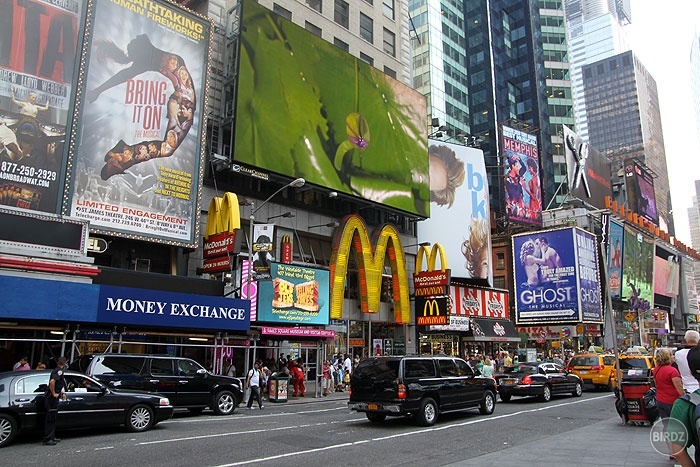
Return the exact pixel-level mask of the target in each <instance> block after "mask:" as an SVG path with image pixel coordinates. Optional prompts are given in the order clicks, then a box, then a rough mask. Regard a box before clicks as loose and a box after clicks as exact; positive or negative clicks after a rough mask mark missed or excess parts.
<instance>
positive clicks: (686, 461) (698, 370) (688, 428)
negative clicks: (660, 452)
mask: <svg viewBox="0 0 700 467" xmlns="http://www.w3.org/2000/svg"><path fill="white" fill-rule="evenodd" d="M687 359H688V368H689V369H690V373H691V374H692V375H693V376H694V377H695V379H696V380H700V346H696V347H693V348H692V349H690V351H688V355H687ZM693 394H697V395H700V389H698V390H695V392H693ZM657 403H658V399H657ZM697 431H698V430H697V428H696V426H695V405H694V404H693V403H691V402H690V400H688V397H687V396H684V397H679V398H678V399H676V401H675V402H674V403H673V408H671V417H670V419H669V420H668V424H667V426H666V439H670V440H672V441H671V446H670V451H669V452H670V454H671V456H675V458H676V461H677V462H678V463H679V464H680V465H682V466H683V467H686V466H693V465H700V442H699V441H698V436H697ZM679 443H681V444H679ZM691 445H694V446H695V462H694V463H693V459H691V458H690V455H688V451H687V448H689V447H690V446H691Z"/></svg>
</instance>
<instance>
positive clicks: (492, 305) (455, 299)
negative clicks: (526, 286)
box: [450, 286, 510, 319]
mask: <svg viewBox="0 0 700 467" xmlns="http://www.w3.org/2000/svg"><path fill="white" fill-rule="evenodd" d="M450 300H451V301H452V314H453V315H457V316H473V317H480V318H498V319H508V318H509V317H510V313H509V311H508V310H509V306H508V293H507V292H505V291H503V292H501V291H498V290H493V289H477V288H474V287H455V286H450Z"/></svg>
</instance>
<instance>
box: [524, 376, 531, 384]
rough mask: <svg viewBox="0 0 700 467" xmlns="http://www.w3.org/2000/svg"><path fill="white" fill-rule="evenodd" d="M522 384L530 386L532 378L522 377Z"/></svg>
mask: <svg viewBox="0 0 700 467" xmlns="http://www.w3.org/2000/svg"><path fill="white" fill-rule="evenodd" d="M523 384H532V378H530V377H529V376H523Z"/></svg>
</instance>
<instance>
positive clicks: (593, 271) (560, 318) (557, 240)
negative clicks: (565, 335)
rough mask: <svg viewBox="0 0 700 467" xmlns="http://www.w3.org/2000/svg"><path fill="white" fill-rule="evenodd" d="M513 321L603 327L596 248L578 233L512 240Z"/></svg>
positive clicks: (527, 235)
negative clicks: (600, 324)
mask: <svg viewBox="0 0 700 467" xmlns="http://www.w3.org/2000/svg"><path fill="white" fill-rule="evenodd" d="M513 264H514V270H515V271H514V273H515V275H514V277H515V294H516V297H515V322H516V323H517V324H542V323H566V322H569V323H573V322H584V323H602V321H603V310H602V303H601V288H600V274H599V269H598V244H597V242H596V236H595V235H593V234H591V233H589V232H586V231H585V230H582V229H579V228H578V227H570V228H565V229H555V230H545V231H541V232H528V233H525V234H519V235H514V236H513Z"/></svg>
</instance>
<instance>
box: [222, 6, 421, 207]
mask: <svg viewBox="0 0 700 467" xmlns="http://www.w3.org/2000/svg"><path fill="white" fill-rule="evenodd" d="M241 29H242V32H241V41H240V43H241V47H240V63H239V73H238V94H237V103H236V125H235V142H234V159H235V160H236V162H238V163H241V164H246V165H250V166H254V167H257V168H261V169H264V170H267V171H270V172H275V173H279V174H282V175H285V176H289V177H294V178H296V177H303V178H304V179H306V180H307V182H309V183H311V184H314V185H317V186H321V187H325V188H328V189H331V190H334V191H338V192H342V193H345V194H348V195H352V196H357V197H360V198H364V199H367V200H370V201H374V202H377V203H382V204H384V205H387V206H391V207H393V208H396V209H400V210H402V211H406V212H410V213H414V214H418V215H421V216H425V217H427V216H428V215H429V213H430V211H429V202H430V194H429V186H428V139H427V111H426V102H425V98H424V97H423V96H422V95H421V94H420V93H418V92H416V91H414V90H413V89H411V88H410V87H408V86H406V85H404V84H402V83H401V82H399V81H397V80H395V79H393V78H391V77H389V76H387V75H386V74H384V73H382V72H381V71H379V70H377V69H375V68H373V67H371V66H369V65H367V64H366V63H364V62H362V61H360V60H359V59H357V58H355V57H353V56H352V55H350V54H348V53H346V52H344V51H342V50H340V49H339V48H337V47H335V46H334V45H332V44H330V43H328V42H326V41H324V40H323V39H321V38H319V37H317V36H315V35H313V34H311V33H309V32H308V31H306V30H304V29H303V28H301V27H299V26H297V25H295V24H293V23H291V22H290V21H288V20H286V19H284V18H282V17H280V16H279V15H276V14H274V13H272V12H271V11H270V10H268V9H266V8H264V7H262V6H260V5H258V4H257V3H255V2H252V1H244V3H243V13H242V28H241Z"/></svg>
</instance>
